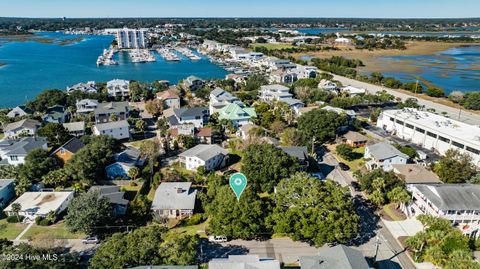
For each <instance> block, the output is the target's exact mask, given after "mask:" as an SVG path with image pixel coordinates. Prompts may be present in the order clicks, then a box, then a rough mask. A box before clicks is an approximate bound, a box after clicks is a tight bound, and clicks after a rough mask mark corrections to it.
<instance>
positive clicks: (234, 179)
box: [230, 173, 247, 201]
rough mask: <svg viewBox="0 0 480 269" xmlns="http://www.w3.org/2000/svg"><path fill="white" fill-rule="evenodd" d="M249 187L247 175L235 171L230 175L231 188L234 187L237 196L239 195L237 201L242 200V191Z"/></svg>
mask: <svg viewBox="0 0 480 269" xmlns="http://www.w3.org/2000/svg"><path fill="white" fill-rule="evenodd" d="M246 187H247V177H246V176H245V175H244V174H242V173H235V174H233V175H231V176H230V188H232V190H233V192H234V193H235V196H237V201H239V200H240V196H241V195H242V192H243V191H244V190H245V188H246Z"/></svg>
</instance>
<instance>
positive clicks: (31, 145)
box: [4, 137, 47, 155]
mask: <svg viewBox="0 0 480 269" xmlns="http://www.w3.org/2000/svg"><path fill="white" fill-rule="evenodd" d="M46 144H47V139H46V138H45V137H24V138H22V139H20V140H19V141H18V142H16V143H14V144H12V145H11V146H10V147H7V148H5V149H4V151H5V152H6V153H7V155H27V154H28V153H29V152H30V151H32V150H34V149H39V148H42V147H43V145H46Z"/></svg>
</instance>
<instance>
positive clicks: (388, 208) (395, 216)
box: [383, 204, 405, 221]
mask: <svg viewBox="0 0 480 269" xmlns="http://www.w3.org/2000/svg"><path fill="white" fill-rule="evenodd" d="M393 207H394V205H393V204H389V205H385V206H383V213H385V214H386V215H388V217H389V218H390V219H391V220H393V221H402V220H405V216H402V215H401V214H400V213H397V212H396V210H395V209H394V208H393Z"/></svg>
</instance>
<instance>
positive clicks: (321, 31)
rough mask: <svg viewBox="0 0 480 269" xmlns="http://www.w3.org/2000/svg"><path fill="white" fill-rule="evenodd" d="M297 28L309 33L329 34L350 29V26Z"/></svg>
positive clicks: (301, 31)
mask: <svg viewBox="0 0 480 269" xmlns="http://www.w3.org/2000/svg"><path fill="white" fill-rule="evenodd" d="M295 30H297V31H299V32H300V33H303V34H307V35H318V34H323V35H328V34H335V33H339V32H346V31H350V29H348V28H299V29H295Z"/></svg>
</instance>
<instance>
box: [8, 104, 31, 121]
mask: <svg viewBox="0 0 480 269" xmlns="http://www.w3.org/2000/svg"><path fill="white" fill-rule="evenodd" d="M31 114H33V111H32V110H31V109H29V108H27V107H26V106H17V107H14V108H13V109H12V110H10V111H9V112H8V113H7V117H9V118H16V117H23V116H27V115H31Z"/></svg>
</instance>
